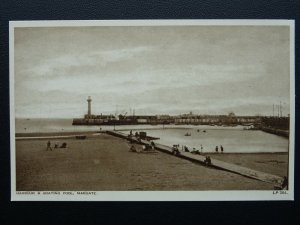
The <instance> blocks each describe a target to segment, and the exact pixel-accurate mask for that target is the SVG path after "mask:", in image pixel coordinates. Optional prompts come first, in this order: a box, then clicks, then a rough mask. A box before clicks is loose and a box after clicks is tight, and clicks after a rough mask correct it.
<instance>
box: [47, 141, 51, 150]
mask: <svg viewBox="0 0 300 225" xmlns="http://www.w3.org/2000/svg"><path fill="white" fill-rule="evenodd" d="M48 149H50V150H51V151H52V148H51V142H50V141H48V142H47V149H46V151H48Z"/></svg>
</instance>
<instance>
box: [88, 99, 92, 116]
mask: <svg viewBox="0 0 300 225" xmlns="http://www.w3.org/2000/svg"><path fill="white" fill-rule="evenodd" d="M87 102H88V113H87V115H88V118H91V112H92V110H91V109H92V103H91V102H92V99H91V96H89V97H88V99H87Z"/></svg>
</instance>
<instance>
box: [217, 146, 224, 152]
mask: <svg viewBox="0 0 300 225" xmlns="http://www.w3.org/2000/svg"><path fill="white" fill-rule="evenodd" d="M215 150H216V152H217V153H218V152H219V147H218V146H216V149H215ZM220 151H221V153H223V152H224V148H223V146H222V145H220Z"/></svg>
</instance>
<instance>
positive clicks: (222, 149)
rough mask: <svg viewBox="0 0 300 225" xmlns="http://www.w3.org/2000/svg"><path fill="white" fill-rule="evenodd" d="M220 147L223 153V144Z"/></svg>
mask: <svg viewBox="0 0 300 225" xmlns="http://www.w3.org/2000/svg"><path fill="white" fill-rule="evenodd" d="M220 148H221V153H223V151H224V148H223V146H222V145H221V146H220Z"/></svg>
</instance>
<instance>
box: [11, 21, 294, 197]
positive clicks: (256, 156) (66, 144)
mask: <svg viewBox="0 0 300 225" xmlns="http://www.w3.org/2000/svg"><path fill="white" fill-rule="evenodd" d="M9 25H10V26H9V29H10V30H9V32H10V43H9V44H10V45H9V47H10V116H11V117H10V125H11V131H10V132H11V133H10V134H11V200H12V201H218V200H223V201H241V200H250V201H251V200H294V126H295V125H294V119H295V87H294V80H295V56H294V54H295V52H294V51H295V44H294V42H295V38H294V30H295V28H294V21H293V20H104V21H10V24H9Z"/></svg>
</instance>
